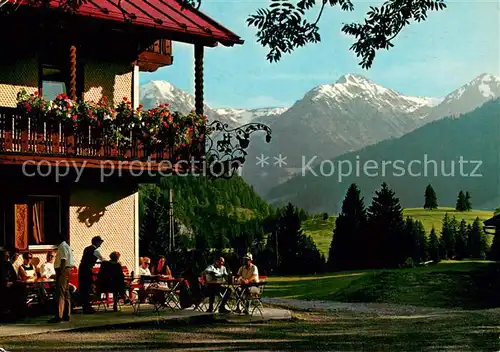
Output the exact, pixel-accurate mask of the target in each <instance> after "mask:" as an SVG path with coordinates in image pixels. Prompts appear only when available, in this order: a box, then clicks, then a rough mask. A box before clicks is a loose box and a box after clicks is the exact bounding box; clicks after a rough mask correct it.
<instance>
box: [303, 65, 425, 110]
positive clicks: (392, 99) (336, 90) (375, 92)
mask: <svg viewBox="0 0 500 352" xmlns="http://www.w3.org/2000/svg"><path fill="white" fill-rule="evenodd" d="M304 99H311V101H313V102H321V101H322V100H324V101H327V102H328V103H329V104H330V105H333V104H345V103H347V102H350V101H353V100H364V101H365V102H369V103H370V104H371V105H373V106H375V107H379V108H381V109H387V108H389V109H392V110H393V111H394V112H400V113H411V112H414V111H416V110H418V109H420V108H422V107H426V106H427V107H428V106H431V105H432V98H428V97H408V96H405V95H402V94H400V93H398V92H396V91H395V90H392V89H389V88H385V87H383V86H381V85H379V84H376V83H374V82H372V81H370V80H369V79H367V78H366V77H364V76H360V75H354V74H347V75H344V76H342V77H340V78H339V79H338V80H337V82H336V83H334V84H323V85H320V86H318V87H316V88H314V89H312V90H311V91H310V92H309V93H307V94H306V96H305V97H304Z"/></svg>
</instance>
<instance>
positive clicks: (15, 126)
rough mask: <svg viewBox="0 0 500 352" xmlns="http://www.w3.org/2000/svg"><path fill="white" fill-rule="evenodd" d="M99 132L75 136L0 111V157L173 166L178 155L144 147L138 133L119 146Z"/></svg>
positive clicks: (90, 130)
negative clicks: (53, 157) (21, 155)
mask: <svg viewBox="0 0 500 352" xmlns="http://www.w3.org/2000/svg"><path fill="white" fill-rule="evenodd" d="M102 132H103V131H102V129H101V128H98V127H97V126H95V127H92V126H89V128H88V133H87V131H86V130H85V132H84V133H81V132H79V133H76V132H75V130H74V129H73V128H72V127H68V126H64V125H63V124H62V123H60V122H47V121H43V122H40V121H39V120H38V119H37V118H33V117H28V116H26V115H25V114H24V113H23V112H21V111H20V110H19V109H16V108H5V107H0V154H3V155H5V154H23V155H28V156H30V155H31V156H32V155H40V156H55V157H56V156H59V157H61V158H79V157H83V158H86V159H87V158H90V159H93V158H95V159H106V160H130V161H132V160H139V161H144V162H160V161H166V160H169V161H172V162H174V161H175V160H177V158H178V157H179V155H180V154H179V153H177V151H176V150H175V149H174V147H173V146H166V147H162V149H161V150H158V149H156V150H150V149H151V148H148V147H147V146H144V145H143V143H142V142H141V140H140V138H138V136H139V134H138V133H140V131H130V132H129V133H127V134H128V135H129V137H128V138H129V141H128V142H127V143H126V144H125V145H120V146H118V145H117V144H116V143H112V142H111V141H109V140H108V139H106V138H103V134H102ZM148 149H149V150H148ZM183 153H185V151H184V152H183ZM185 156H186V155H183V157H185Z"/></svg>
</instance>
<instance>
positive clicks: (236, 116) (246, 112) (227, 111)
mask: <svg viewBox="0 0 500 352" xmlns="http://www.w3.org/2000/svg"><path fill="white" fill-rule="evenodd" d="M287 110H288V108H286V107H269V108H260V109H234V108H219V109H215V112H217V114H219V116H224V117H226V118H228V119H231V120H233V121H234V122H236V123H241V124H246V123H249V122H250V121H253V120H255V119H259V118H262V117H267V116H276V115H281V114H282V113H284V112H285V111H287Z"/></svg>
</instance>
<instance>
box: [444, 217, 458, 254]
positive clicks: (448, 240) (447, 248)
mask: <svg viewBox="0 0 500 352" xmlns="http://www.w3.org/2000/svg"><path fill="white" fill-rule="evenodd" d="M454 219H455V218H453V219H451V218H450V217H449V215H448V213H446V214H445V215H444V218H443V227H442V230H441V240H442V242H443V246H444V248H443V249H444V257H445V258H446V259H452V258H453V257H454V256H455V245H456V233H455V231H456V229H455V227H454V221H453V220H454ZM455 221H456V220H455Z"/></svg>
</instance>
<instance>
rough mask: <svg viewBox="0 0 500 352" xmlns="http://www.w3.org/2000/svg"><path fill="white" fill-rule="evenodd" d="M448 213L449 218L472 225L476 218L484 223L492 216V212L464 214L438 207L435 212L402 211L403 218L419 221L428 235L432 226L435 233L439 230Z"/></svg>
mask: <svg viewBox="0 0 500 352" xmlns="http://www.w3.org/2000/svg"><path fill="white" fill-rule="evenodd" d="M446 213H448V215H449V216H452V217H453V216H455V218H456V219H457V220H458V221H461V220H462V219H465V221H467V222H470V223H472V222H473V221H474V220H475V219H476V217H478V218H479V220H481V221H484V220H486V219H489V218H491V217H492V216H493V212H492V211H487V210H471V211H465V212H458V211H456V210H455V209H454V208H447V207H439V208H438V209H436V210H425V209H423V208H407V209H404V210H403V214H404V216H405V217H406V216H410V217H412V218H414V219H417V220H420V221H421V222H422V224H423V225H424V227H425V231H426V232H427V233H429V232H430V231H431V229H432V227H433V226H434V228H435V229H436V231H438V232H439V231H440V230H441V226H442V225H443V217H444V215H445V214H446Z"/></svg>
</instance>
